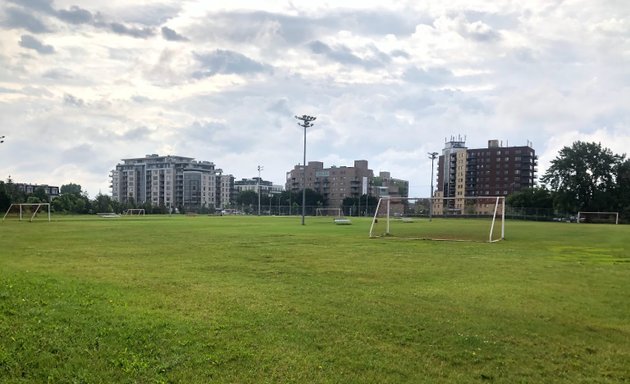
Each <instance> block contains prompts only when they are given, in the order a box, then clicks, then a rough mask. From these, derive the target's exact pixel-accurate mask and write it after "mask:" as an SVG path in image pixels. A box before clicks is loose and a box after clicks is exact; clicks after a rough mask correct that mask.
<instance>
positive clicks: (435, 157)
mask: <svg viewBox="0 0 630 384" xmlns="http://www.w3.org/2000/svg"><path fill="white" fill-rule="evenodd" d="M437 157H438V153H437V152H429V159H431V198H430V199H429V221H432V220H433V163H434V162H435V159H437Z"/></svg>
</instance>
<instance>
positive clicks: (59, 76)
mask: <svg viewBox="0 0 630 384" xmlns="http://www.w3.org/2000/svg"><path fill="white" fill-rule="evenodd" d="M42 77H44V78H46V79H52V80H71V79H74V78H75V75H74V74H73V73H72V72H71V71H69V70H68V69H65V68H53V69H50V70H48V71H46V72H44V73H43V74H42Z"/></svg>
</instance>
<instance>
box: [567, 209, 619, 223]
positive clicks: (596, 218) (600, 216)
mask: <svg viewBox="0 0 630 384" xmlns="http://www.w3.org/2000/svg"><path fill="white" fill-rule="evenodd" d="M577 222H578V223H592V224H619V212H578V215H577Z"/></svg>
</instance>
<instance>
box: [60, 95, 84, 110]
mask: <svg viewBox="0 0 630 384" xmlns="http://www.w3.org/2000/svg"><path fill="white" fill-rule="evenodd" d="M63 103H64V104H65V105H69V106H71V107H76V108H82V107H83V106H84V105H85V102H84V101H83V99H80V98H78V97H75V96H73V95H71V94H68V93H66V94H65V95H64V96H63Z"/></svg>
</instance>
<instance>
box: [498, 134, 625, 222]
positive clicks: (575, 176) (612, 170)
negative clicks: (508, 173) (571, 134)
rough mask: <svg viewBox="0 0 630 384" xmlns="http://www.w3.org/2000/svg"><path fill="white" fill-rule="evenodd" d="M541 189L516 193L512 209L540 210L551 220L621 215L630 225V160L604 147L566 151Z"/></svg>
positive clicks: (579, 145) (581, 145)
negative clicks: (583, 215) (582, 215)
mask: <svg viewBox="0 0 630 384" xmlns="http://www.w3.org/2000/svg"><path fill="white" fill-rule="evenodd" d="M540 181H541V184H542V185H541V186H539V187H533V188H528V189H525V190H522V191H518V192H515V193H512V194H511V195H509V196H508V198H507V204H508V206H510V207H512V208H528V209H538V210H540V211H542V212H546V213H547V215H549V216H557V215H559V214H560V215H561V214H576V213H577V212H580V211H582V212H618V213H619V217H620V219H621V220H622V221H624V222H630V159H626V155H625V154H622V155H619V154H615V153H613V152H612V151H611V150H610V149H609V148H605V147H602V145H601V144H600V143H594V142H583V141H576V142H574V143H573V144H572V145H571V146H566V147H563V148H562V149H561V150H560V152H559V153H558V155H557V156H556V158H555V159H553V160H552V161H551V165H550V167H549V169H547V171H546V172H545V174H544V175H543V176H542V177H541V179H540Z"/></svg>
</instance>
